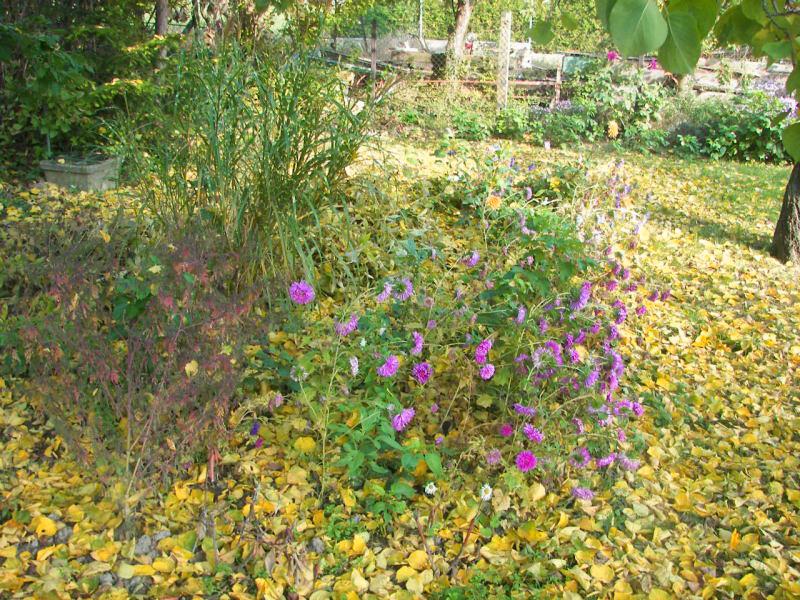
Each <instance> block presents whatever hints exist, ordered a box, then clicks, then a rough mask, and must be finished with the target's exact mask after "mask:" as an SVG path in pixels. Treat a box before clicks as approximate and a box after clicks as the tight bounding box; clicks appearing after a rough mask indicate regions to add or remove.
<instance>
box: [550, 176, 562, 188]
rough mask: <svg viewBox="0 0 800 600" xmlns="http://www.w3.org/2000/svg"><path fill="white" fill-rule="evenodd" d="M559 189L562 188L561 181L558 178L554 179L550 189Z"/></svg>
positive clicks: (551, 181)
mask: <svg viewBox="0 0 800 600" xmlns="http://www.w3.org/2000/svg"><path fill="white" fill-rule="evenodd" d="M559 187H561V180H560V179H559V178H558V177H553V178H552V179H551V180H550V189H552V190H558V188H559Z"/></svg>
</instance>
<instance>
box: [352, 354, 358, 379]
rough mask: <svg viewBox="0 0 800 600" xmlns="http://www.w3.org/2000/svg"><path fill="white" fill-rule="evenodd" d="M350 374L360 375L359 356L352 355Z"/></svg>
mask: <svg viewBox="0 0 800 600" xmlns="http://www.w3.org/2000/svg"><path fill="white" fill-rule="evenodd" d="M350 374H351V375H352V376H353V377H355V376H356V375H358V357H356V356H351V357H350Z"/></svg>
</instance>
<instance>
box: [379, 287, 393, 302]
mask: <svg viewBox="0 0 800 600" xmlns="http://www.w3.org/2000/svg"><path fill="white" fill-rule="evenodd" d="M391 295H392V284H391V283H384V284H383V291H382V292H381V293H380V294H378V297H377V300H378V302H381V303H383V302H386V301H387V300H388V299H389V296H391Z"/></svg>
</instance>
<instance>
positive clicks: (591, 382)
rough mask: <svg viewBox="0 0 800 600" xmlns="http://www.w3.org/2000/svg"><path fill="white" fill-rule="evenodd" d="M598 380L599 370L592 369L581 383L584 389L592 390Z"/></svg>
mask: <svg viewBox="0 0 800 600" xmlns="http://www.w3.org/2000/svg"><path fill="white" fill-rule="evenodd" d="M599 379H600V369H594V370H593V371H592V372H591V373H589V375H588V376H587V377H586V381H584V382H583V387H585V388H586V389H589V388H592V387H594V386H595V384H596V383H597V381H598V380H599Z"/></svg>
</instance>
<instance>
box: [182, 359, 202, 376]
mask: <svg viewBox="0 0 800 600" xmlns="http://www.w3.org/2000/svg"><path fill="white" fill-rule="evenodd" d="M199 369H200V365H199V364H198V363H197V361H196V360H190V361H189V362H188V363H186V366H185V367H183V370H184V371H186V376H187V377H194V376H195V375H197V371H198V370H199Z"/></svg>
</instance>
